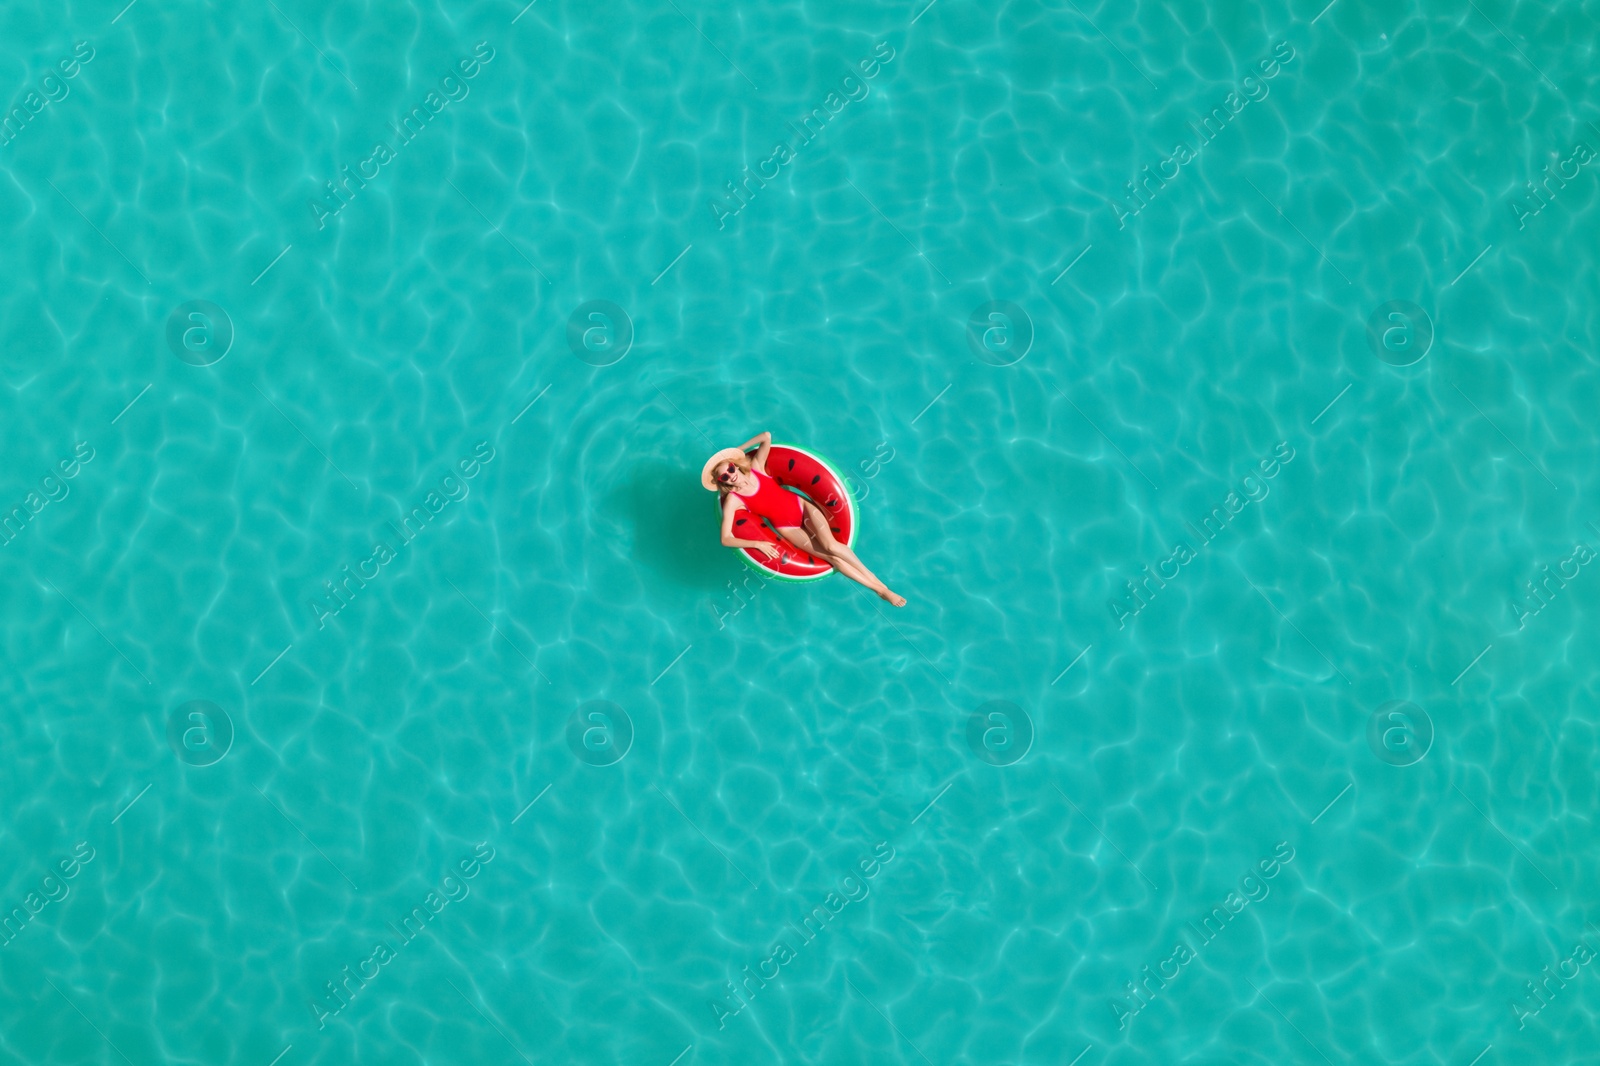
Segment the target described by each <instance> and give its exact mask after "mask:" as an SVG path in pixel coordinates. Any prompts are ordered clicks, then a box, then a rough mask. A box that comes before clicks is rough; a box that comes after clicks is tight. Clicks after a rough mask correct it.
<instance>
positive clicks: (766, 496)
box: [733, 468, 806, 529]
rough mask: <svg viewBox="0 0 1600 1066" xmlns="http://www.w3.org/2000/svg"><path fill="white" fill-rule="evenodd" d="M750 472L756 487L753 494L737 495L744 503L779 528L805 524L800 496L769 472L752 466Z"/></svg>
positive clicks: (804, 513) (804, 510) (804, 511)
mask: <svg viewBox="0 0 1600 1066" xmlns="http://www.w3.org/2000/svg"><path fill="white" fill-rule="evenodd" d="M750 473H752V474H754V475H755V477H756V484H757V486H758V488H757V489H756V491H755V495H753V496H742V495H740V494H739V493H737V492H736V493H734V494H733V495H735V496H738V497H739V499H741V500H743V501H744V505H745V506H746V507H748V508H749V509H750V510H752V511H754V512H755V513H756V514H758V515H760V516H761V517H762V518H765V519H767V520H768V521H769V522H771V523H772V524H773V525H774V526H776V527H777V528H779V529H789V528H792V527H794V526H800V525H804V524H805V519H806V509H805V508H804V507H803V506H801V504H800V497H799V496H796V495H795V494H794V493H792V492H790V491H789V490H787V489H785V488H784V487H783V486H782V485H779V484H778V483H777V482H776V481H774V480H773V479H772V476H771V475H770V474H763V473H762V472H761V471H759V470H756V469H754V468H752V469H751V471H750Z"/></svg>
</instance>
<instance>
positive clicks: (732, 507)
mask: <svg viewBox="0 0 1600 1066" xmlns="http://www.w3.org/2000/svg"><path fill="white" fill-rule="evenodd" d="M738 510H739V504H738V503H737V502H736V501H735V500H734V498H733V494H732V493H729V494H728V495H727V496H724V497H723V499H722V546H723V547H725V548H754V549H756V550H757V551H759V552H761V553H762V554H763V555H765V556H766V557H767V558H768V559H776V558H777V557H778V549H777V548H775V547H773V546H772V545H771V544H769V543H768V542H766V541H764V540H746V539H744V538H743V537H736V536H734V535H733V516H734V514H735V513H736V512H737V511H738Z"/></svg>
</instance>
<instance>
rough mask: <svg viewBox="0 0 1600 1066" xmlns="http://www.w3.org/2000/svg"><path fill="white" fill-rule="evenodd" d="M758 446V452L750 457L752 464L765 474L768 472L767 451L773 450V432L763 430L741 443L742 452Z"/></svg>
mask: <svg viewBox="0 0 1600 1066" xmlns="http://www.w3.org/2000/svg"><path fill="white" fill-rule="evenodd" d="M752 447H754V448H756V453H755V454H754V455H752V456H751V457H750V465H751V466H754V467H755V468H756V469H757V470H759V471H761V472H762V473H763V474H765V473H766V472H767V453H768V452H770V451H771V450H772V434H771V433H768V432H766V431H765V430H763V431H762V432H760V433H757V434H756V435H755V436H753V437H751V438H750V439H749V440H747V441H745V442H744V443H743V444H741V445H739V450H740V451H741V452H743V451H748V450H749V449H751V448H752Z"/></svg>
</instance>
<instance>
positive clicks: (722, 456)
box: [700, 448, 744, 492]
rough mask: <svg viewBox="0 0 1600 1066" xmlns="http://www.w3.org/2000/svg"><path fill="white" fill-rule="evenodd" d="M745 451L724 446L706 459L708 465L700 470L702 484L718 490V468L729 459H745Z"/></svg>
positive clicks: (713, 490)
mask: <svg viewBox="0 0 1600 1066" xmlns="http://www.w3.org/2000/svg"><path fill="white" fill-rule="evenodd" d="M743 458H744V452H742V451H740V450H739V449H738V448H724V449H722V450H721V451H720V452H718V453H717V454H716V455H713V456H712V457H711V458H709V459H707V460H706V465H705V466H704V467H703V468H701V470H700V484H702V485H704V486H705V487H706V488H707V489H708V490H710V491H711V492H716V491H718V488H717V479H716V476H715V474H716V469H717V467H719V466H721V465H722V464H723V463H725V462H727V461H728V460H729V459H743Z"/></svg>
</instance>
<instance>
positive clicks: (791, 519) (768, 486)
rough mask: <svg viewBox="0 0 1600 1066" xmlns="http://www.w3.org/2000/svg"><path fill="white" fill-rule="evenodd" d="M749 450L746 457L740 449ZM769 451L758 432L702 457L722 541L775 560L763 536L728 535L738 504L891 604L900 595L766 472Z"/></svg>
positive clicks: (811, 507) (768, 438)
mask: <svg viewBox="0 0 1600 1066" xmlns="http://www.w3.org/2000/svg"><path fill="white" fill-rule="evenodd" d="M752 447H753V448H755V449H756V453H755V454H754V455H746V454H745V449H746V448H752ZM771 449H772V434H771V433H758V434H756V435H755V436H754V437H751V438H750V439H749V440H747V441H745V442H744V443H743V444H741V445H740V446H739V447H737V448H724V449H722V450H721V451H720V452H718V453H717V454H716V455H713V456H712V457H711V458H710V459H708V460H706V465H705V469H704V470H702V471H701V472H700V483H701V484H702V485H704V486H705V487H706V488H707V489H710V490H711V491H713V492H718V493H721V494H722V543H723V544H724V545H725V546H727V547H729V548H750V549H754V550H756V551H759V552H761V553H762V554H764V555H765V556H766V557H767V558H769V559H776V558H778V556H779V554H780V551H781V550H782V549H779V548H777V547H774V546H773V545H772V544H770V543H768V542H767V541H764V540H747V539H745V538H742V537H736V536H734V534H733V519H734V515H735V513H736V512H738V510H739V509H740V508H741V507H742V508H745V509H747V510H749V511H750V512H751V513H753V514H755V515H758V516H760V517H761V518H765V519H766V520H767V521H769V522H771V523H772V525H773V527H774V528H776V529H777V531H778V535H779V536H781V537H782V538H783V539H784V540H786V541H788V542H789V543H790V544H793V545H794V546H795V547H796V548H799V549H800V550H801V551H804V552H808V553H810V554H811V555H814V556H816V557H817V558H818V559H821V560H823V561H824V562H826V563H828V564H829V565H830V566H832V567H833V568H834V569H835V570H837V571H839V573H841V574H843V575H844V576H845V577H847V578H849V579H850V580H852V581H855V582H859V583H860V584H863V585H865V586H867V588H869V589H871V590H872V591H873V592H876V593H877V594H878V595H879V596H881V597H883V598H884V599H886V600H888V601H889V602H890V603H892V604H894V605H895V606H896V607H904V606H905V605H906V598H905V597H904V596H901V595H899V594H898V593H895V592H892V591H890V589H889V587H888V586H887V585H885V584H884V583H883V582H882V581H879V580H878V578H877V577H876V576H875V575H874V574H873V573H872V571H871V570H868V569H867V568H866V567H865V566H863V565H862V563H861V560H860V559H858V558H856V553H855V552H853V551H851V550H850V546H849V545H848V544H845V543H843V542H841V541H840V540H839V538H837V537H835V536H834V535H833V531H832V530H831V529H830V528H829V526H828V518H827V516H826V515H824V514H823V513H822V509H821V508H820V507H818V506H817V505H816V504H815V503H813V502H812V501H810V500H808V499H806V497H804V496H801V495H799V494H798V493H794V492H789V491H787V490H786V489H784V488H783V486H781V485H779V484H778V483H777V482H776V481H775V480H773V478H772V475H770V474H768V473H767V453H768V452H769V451H771Z"/></svg>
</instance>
